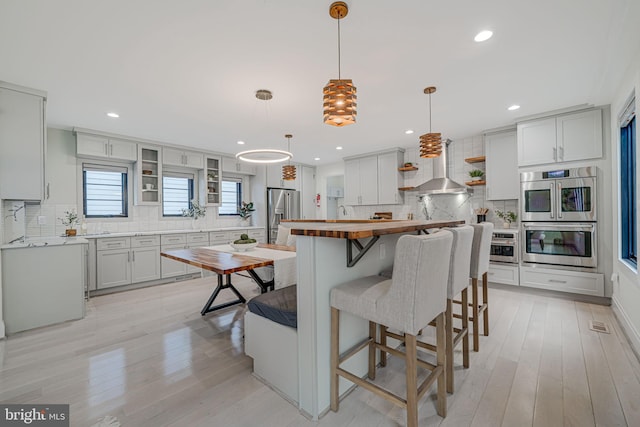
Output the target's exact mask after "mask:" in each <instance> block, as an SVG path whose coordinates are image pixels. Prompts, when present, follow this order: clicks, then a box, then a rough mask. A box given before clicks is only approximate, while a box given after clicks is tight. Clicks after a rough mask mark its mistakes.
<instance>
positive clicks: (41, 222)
mask: <svg viewBox="0 0 640 427" xmlns="http://www.w3.org/2000/svg"><path fill="white" fill-rule="evenodd" d="M46 224H47V217H46V216H44V215H39V216H38V225H46Z"/></svg>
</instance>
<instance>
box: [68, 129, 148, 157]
mask: <svg viewBox="0 0 640 427" xmlns="http://www.w3.org/2000/svg"><path fill="white" fill-rule="evenodd" d="M76 152H77V155H78V157H88V158H98V159H112V160H125V161H130V162H135V161H136V160H137V159H138V148H137V145H136V143H135V142H131V141H124V140H121V139H111V138H108V137H106V136H101V135H91V134H86V133H80V132H78V133H77V140H76Z"/></svg>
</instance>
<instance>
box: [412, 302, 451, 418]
mask: <svg viewBox="0 0 640 427" xmlns="http://www.w3.org/2000/svg"><path fill="white" fill-rule="evenodd" d="M445 328H448V326H447V322H446V318H445V314H444V313H440V314H439V315H438V317H436V345H437V346H438V349H437V350H436V361H437V362H436V363H437V365H438V367H440V368H441V369H442V375H440V376H439V377H438V402H437V403H436V412H437V413H438V415H440V416H441V417H442V418H444V417H446V416H447V369H446V364H447V354H446V345H447V344H446V341H445ZM416 425H417V424H416Z"/></svg>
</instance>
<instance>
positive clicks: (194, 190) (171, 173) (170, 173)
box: [160, 169, 198, 220]
mask: <svg viewBox="0 0 640 427" xmlns="http://www.w3.org/2000/svg"><path fill="white" fill-rule="evenodd" d="M165 177H169V178H186V179H190V180H191V194H190V197H189V205H188V207H187V209H190V208H191V206H192V204H191V201H192V200H194V199H197V198H198V177H197V175H196V174H195V173H193V172H191V171H189V172H187V171H178V170H172V169H169V170H167V169H164V170H163V171H162V176H161V177H160V183H161V184H160V185H161V186H162V187H161V188H162V200H161V202H160V218H163V219H169V220H175V219H176V218H186V219H189V218H188V217H185V216H183V215H182V213H180V214H175V215H165V214H164V201H165V194H166V193H165V191H164V179H165Z"/></svg>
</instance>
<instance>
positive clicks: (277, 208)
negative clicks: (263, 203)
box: [267, 188, 300, 243]
mask: <svg viewBox="0 0 640 427" xmlns="http://www.w3.org/2000/svg"><path fill="white" fill-rule="evenodd" d="M283 219H300V192H299V191H296V190H286V189H283V188H267V236H269V243H275V242H276V238H277V237H278V224H280V221H282V220H283Z"/></svg>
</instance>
